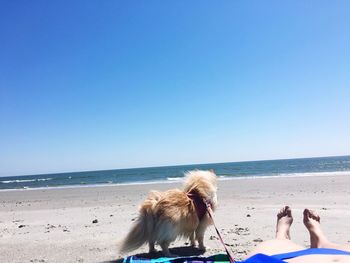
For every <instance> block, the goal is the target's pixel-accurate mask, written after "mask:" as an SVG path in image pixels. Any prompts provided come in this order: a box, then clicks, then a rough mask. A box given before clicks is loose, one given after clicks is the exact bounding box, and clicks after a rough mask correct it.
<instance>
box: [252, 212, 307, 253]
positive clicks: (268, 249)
mask: <svg viewBox="0 0 350 263" xmlns="http://www.w3.org/2000/svg"><path fill="white" fill-rule="evenodd" d="M292 223H293V217H292V211H291V209H290V208H289V207H288V206H285V207H283V208H282V209H281V210H280V211H279V212H278V213H277V224H276V239H273V240H268V241H264V242H262V243H261V244H259V245H258V246H257V247H256V248H255V249H254V251H253V252H251V253H250V254H249V255H248V257H251V256H253V255H255V254H258V253H263V254H266V255H275V254H281V253H288V252H292V251H297V250H302V249H304V248H303V247H302V246H299V245H298V244H295V243H294V242H293V241H291V240H290V233H289V229H290V226H291V225H292Z"/></svg>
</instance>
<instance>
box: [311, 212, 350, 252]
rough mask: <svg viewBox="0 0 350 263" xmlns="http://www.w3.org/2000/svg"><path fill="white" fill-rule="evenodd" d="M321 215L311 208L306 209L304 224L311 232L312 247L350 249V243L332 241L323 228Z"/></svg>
mask: <svg viewBox="0 0 350 263" xmlns="http://www.w3.org/2000/svg"><path fill="white" fill-rule="evenodd" d="M320 222H321V218H320V216H319V215H318V214H317V213H316V212H314V211H312V210H309V209H305V210H304V225H305V227H306V228H307V230H309V233H310V247H311V248H335V249H340V250H345V251H350V246H349V245H338V244H335V243H332V242H330V241H329V240H328V239H327V237H326V235H325V234H324V233H323V231H322V229H321V223H320Z"/></svg>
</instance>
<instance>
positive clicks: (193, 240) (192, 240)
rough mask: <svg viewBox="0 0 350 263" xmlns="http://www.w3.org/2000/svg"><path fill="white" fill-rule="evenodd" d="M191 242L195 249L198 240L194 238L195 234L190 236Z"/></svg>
mask: <svg viewBox="0 0 350 263" xmlns="http://www.w3.org/2000/svg"><path fill="white" fill-rule="evenodd" d="M190 241H191V246H192V247H195V246H196V239H195V238H194V232H193V233H192V234H191V236H190Z"/></svg>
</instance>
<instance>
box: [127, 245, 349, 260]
mask: <svg viewBox="0 0 350 263" xmlns="http://www.w3.org/2000/svg"><path fill="white" fill-rule="evenodd" d="M306 255H348V256H350V252H346V251H342V250H337V249H330V248H309V249H304V250H299V251H295V252H290V253H283V254H277V255H272V256H268V255H265V254H256V255H254V256H252V257H250V258H248V259H246V260H243V261H236V263H286V261H283V260H285V259H290V258H295V257H299V256H306ZM123 263H229V260H228V257H227V255H225V254H218V255H214V256H210V257H197V256H193V257H177V258H157V259H147V258H138V257H136V256H130V257H127V258H125V259H124V261H123Z"/></svg>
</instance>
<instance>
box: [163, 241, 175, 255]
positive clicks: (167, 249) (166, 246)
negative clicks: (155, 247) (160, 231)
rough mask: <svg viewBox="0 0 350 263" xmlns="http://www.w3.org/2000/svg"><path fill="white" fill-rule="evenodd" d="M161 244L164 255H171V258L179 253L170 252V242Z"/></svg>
mask: <svg viewBox="0 0 350 263" xmlns="http://www.w3.org/2000/svg"><path fill="white" fill-rule="evenodd" d="M160 246H161V248H162V250H163V254H164V256H166V257H169V258H171V257H177V255H174V254H171V253H170V251H169V242H166V241H164V242H162V243H160Z"/></svg>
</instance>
